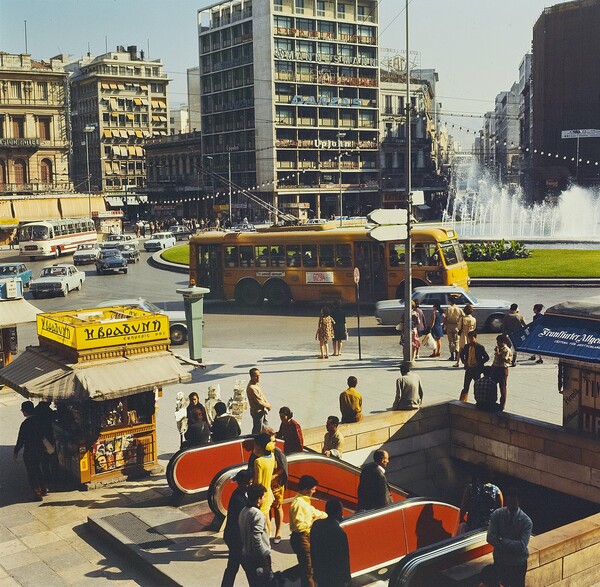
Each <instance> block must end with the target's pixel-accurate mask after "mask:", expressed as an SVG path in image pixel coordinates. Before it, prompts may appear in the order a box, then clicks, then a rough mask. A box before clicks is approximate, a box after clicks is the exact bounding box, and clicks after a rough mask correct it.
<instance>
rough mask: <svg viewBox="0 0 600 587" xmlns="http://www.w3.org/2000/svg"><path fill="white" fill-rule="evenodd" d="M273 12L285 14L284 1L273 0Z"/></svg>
mask: <svg viewBox="0 0 600 587" xmlns="http://www.w3.org/2000/svg"><path fill="white" fill-rule="evenodd" d="M273 10H274V11H275V12H283V0H273Z"/></svg>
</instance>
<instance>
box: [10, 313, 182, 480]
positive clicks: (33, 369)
mask: <svg viewBox="0 0 600 587" xmlns="http://www.w3.org/2000/svg"><path fill="white" fill-rule="evenodd" d="M37 334H38V338H39V346H35V347H33V346H32V347H28V348H27V350H26V351H25V352H24V353H23V354H21V355H20V356H19V357H17V359H15V360H14V361H13V362H12V363H11V364H10V365H9V366H8V367H6V368H5V369H3V370H2V371H1V377H0V382H2V383H4V384H5V385H7V386H9V387H11V388H12V389H14V390H15V391H17V392H18V393H20V394H21V395H23V396H24V397H26V398H32V399H33V398H35V399H39V400H44V401H49V402H54V404H55V405H56V408H57V410H56V421H55V423H54V433H55V439H56V450H57V454H58V462H59V466H60V468H61V470H63V471H64V472H65V473H67V474H68V476H70V477H72V478H74V479H75V480H76V481H78V482H79V483H83V484H92V485H97V484H103V483H106V482H114V481H115V480H119V479H121V478H123V477H131V476H135V475H139V474H141V473H143V472H148V471H150V472H154V471H158V470H160V468H159V465H158V458H157V445H156V417H155V412H156V406H157V399H158V396H159V390H161V389H162V387H163V386H165V385H169V384H173V383H179V382H182V381H189V380H190V379H191V376H190V374H189V373H188V372H187V371H185V370H184V369H183V367H182V366H181V365H180V363H179V361H178V360H177V359H176V358H175V357H174V355H173V354H172V353H171V352H170V350H169V342H170V341H169V321H168V318H167V317H166V316H162V315H159V314H153V313H151V312H146V311H144V310H140V309H138V308H130V307H126V306H119V307H110V308H102V309H90V310H76V311H69V312H55V313H49V314H39V315H38V316H37Z"/></svg>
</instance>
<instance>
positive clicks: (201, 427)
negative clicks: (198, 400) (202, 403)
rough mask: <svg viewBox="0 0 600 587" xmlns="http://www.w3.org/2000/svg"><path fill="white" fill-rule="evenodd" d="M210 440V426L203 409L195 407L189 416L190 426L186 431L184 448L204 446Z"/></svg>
mask: <svg viewBox="0 0 600 587" xmlns="http://www.w3.org/2000/svg"><path fill="white" fill-rule="evenodd" d="M209 442H210V426H209V425H208V422H207V421H206V420H205V419H204V414H203V412H202V410H201V409H200V408H198V407H196V408H193V409H192V411H191V412H190V413H189V416H188V428H187V431H186V433H185V442H184V448H191V447H192V446H203V445H205V444H208V443H209Z"/></svg>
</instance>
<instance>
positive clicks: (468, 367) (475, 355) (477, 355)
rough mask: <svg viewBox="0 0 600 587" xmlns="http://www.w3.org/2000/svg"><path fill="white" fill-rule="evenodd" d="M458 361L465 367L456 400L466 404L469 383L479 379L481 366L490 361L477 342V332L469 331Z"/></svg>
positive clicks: (481, 370) (482, 347) (481, 371)
mask: <svg viewBox="0 0 600 587" xmlns="http://www.w3.org/2000/svg"><path fill="white" fill-rule="evenodd" d="M460 360H461V361H462V362H463V365H464V366H465V378H464V381H463V388H462V391H461V392H460V397H459V398H458V399H459V400H460V401H461V402H466V401H467V400H468V398H469V387H470V386H471V381H476V380H477V379H479V378H480V377H481V374H482V373H483V366H484V365H485V363H487V362H488V361H489V360H490V356H489V355H488V354H487V352H486V350H485V347H484V346H483V345H482V344H479V343H478V342H477V331H475V330H471V332H469V333H468V334H467V344H466V345H465V346H463V347H462V349H461V351H460ZM494 401H495V400H494Z"/></svg>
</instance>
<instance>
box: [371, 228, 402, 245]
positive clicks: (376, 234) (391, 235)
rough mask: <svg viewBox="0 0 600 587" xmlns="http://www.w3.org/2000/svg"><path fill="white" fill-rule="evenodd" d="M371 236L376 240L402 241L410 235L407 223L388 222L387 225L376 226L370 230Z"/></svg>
mask: <svg viewBox="0 0 600 587" xmlns="http://www.w3.org/2000/svg"><path fill="white" fill-rule="evenodd" d="M369 236H370V237H371V238H372V239H375V240H376V241H380V242H384V241H402V240H405V239H406V237H407V236H408V232H407V230H406V225H402V224H386V225H385V226H376V227H375V228H372V229H371V230H370V231H369Z"/></svg>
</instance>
